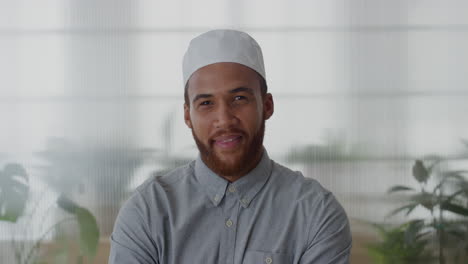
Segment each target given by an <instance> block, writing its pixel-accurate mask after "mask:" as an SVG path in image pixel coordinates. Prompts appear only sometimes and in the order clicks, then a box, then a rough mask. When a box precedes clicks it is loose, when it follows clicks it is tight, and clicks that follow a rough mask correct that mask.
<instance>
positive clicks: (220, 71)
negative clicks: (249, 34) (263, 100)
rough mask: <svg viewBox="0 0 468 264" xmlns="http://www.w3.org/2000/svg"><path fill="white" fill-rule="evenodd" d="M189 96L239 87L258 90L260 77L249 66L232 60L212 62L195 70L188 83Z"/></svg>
mask: <svg viewBox="0 0 468 264" xmlns="http://www.w3.org/2000/svg"><path fill="white" fill-rule="evenodd" d="M187 85H188V92H189V96H192V95H193V94H195V93H199V92H207V93H217V92H223V91H228V90H230V89H235V88H239V87H247V88H252V89H253V90H254V91H255V90H259V91H260V77H259V75H258V73H257V72H255V71H254V70H252V69H251V68H249V67H247V66H244V65H241V64H238V63H233V62H221V63H214V64H210V65H207V66H205V67H202V68H200V69H198V70H197V71H195V72H194V73H193V75H192V76H191V77H190V79H189V81H188V83H187Z"/></svg>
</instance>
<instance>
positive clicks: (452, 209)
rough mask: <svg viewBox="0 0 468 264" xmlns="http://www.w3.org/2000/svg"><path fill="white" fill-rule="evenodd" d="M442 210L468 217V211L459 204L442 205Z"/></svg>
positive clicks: (448, 203)
mask: <svg viewBox="0 0 468 264" xmlns="http://www.w3.org/2000/svg"><path fill="white" fill-rule="evenodd" d="M441 209H442V210H446V211H449V212H452V213H455V214H458V215H463V216H468V209H467V208H465V207H462V206H460V205H457V204H453V203H450V202H444V203H442V205H441Z"/></svg>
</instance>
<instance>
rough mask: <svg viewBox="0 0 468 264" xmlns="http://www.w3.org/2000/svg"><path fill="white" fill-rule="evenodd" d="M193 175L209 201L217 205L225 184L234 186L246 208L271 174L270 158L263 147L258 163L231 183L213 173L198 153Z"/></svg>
mask: <svg viewBox="0 0 468 264" xmlns="http://www.w3.org/2000/svg"><path fill="white" fill-rule="evenodd" d="M194 170H195V177H196V178H197V180H198V181H199V182H200V184H201V185H202V186H203V187H204V191H205V193H206V194H207V195H208V197H209V198H210V200H211V202H212V203H213V204H214V205H215V206H218V205H219V203H220V202H221V201H222V199H223V198H224V196H225V194H226V189H227V186H228V185H229V186H230V187H231V186H232V187H234V189H235V194H236V195H237V197H238V199H239V201H240V202H241V205H242V206H243V207H245V208H247V207H248V206H249V205H250V203H251V202H252V200H253V199H254V198H255V196H256V195H257V193H258V192H259V191H260V190H261V189H262V187H263V186H264V185H265V183H266V181H267V180H268V178H269V177H270V174H271V160H270V158H269V156H268V153H267V152H266V150H265V149H263V155H262V159H261V160H260V162H259V163H258V165H257V166H256V167H255V168H254V169H253V170H251V171H250V172H249V173H247V174H246V175H244V176H242V177H241V178H240V179H238V180H237V181H235V182H233V183H229V181H227V180H226V179H224V178H222V177H221V176H218V175H217V174H216V173H214V172H213V171H212V170H211V169H210V168H208V166H206V164H205V163H204V162H203V160H202V159H201V157H200V155H198V157H197V159H196V160H195V167H194Z"/></svg>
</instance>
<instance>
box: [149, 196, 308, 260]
mask: <svg viewBox="0 0 468 264" xmlns="http://www.w3.org/2000/svg"><path fill="white" fill-rule="evenodd" d="M153 234H154V237H153V239H154V241H156V245H157V247H158V249H157V250H158V252H159V258H160V261H161V263H178V264H183V263H227V264H242V263H244V264H250V263H267V264H271V263H283V264H287V263H297V261H298V259H299V257H300V255H301V253H302V251H303V249H304V243H305V241H307V235H308V233H307V223H306V221H305V217H304V213H303V212H302V211H301V209H300V207H298V206H296V205H295V204H294V203H288V202H287V200H285V199H282V200H278V199H274V197H268V196H259V197H256V199H255V200H253V201H252V202H251V203H250V204H249V205H248V206H246V205H245V204H244V203H243V201H242V200H241V199H239V198H238V197H236V196H235V195H232V194H229V193H227V194H226V195H225V196H224V197H222V200H221V202H220V203H219V204H218V205H217V206H215V205H213V204H212V203H210V201H207V199H203V198H200V197H192V198H191V199H187V200H185V201H178V202H177V204H171V205H170V207H169V210H168V212H166V213H165V214H164V217H162V219H161V218H160V222H159V223H156V224H155V225H154V232H153Z"/></svg>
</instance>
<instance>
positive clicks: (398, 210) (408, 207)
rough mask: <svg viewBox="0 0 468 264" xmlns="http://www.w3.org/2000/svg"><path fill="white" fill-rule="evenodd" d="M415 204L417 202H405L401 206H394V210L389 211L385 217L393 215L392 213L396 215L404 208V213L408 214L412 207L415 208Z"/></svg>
mask: <svg viewBox="0 0 468 264" xmlns="http://www.w3.org/2000/svg"><path fill="white" fill-rule="evenodd" d="M416 206H418V204H417V203H412V204H407V205H405V206H402V207H399V208H396V209H395V210H393V211H391V212H390V213H389V214H388V215H387V217H389V216H393V215H396V214H398V213H400V212H402V211H404V210H406V214H405V215H409V214H410V213H411V212H412V211H413V210H414V208H416Z"/></svg>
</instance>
